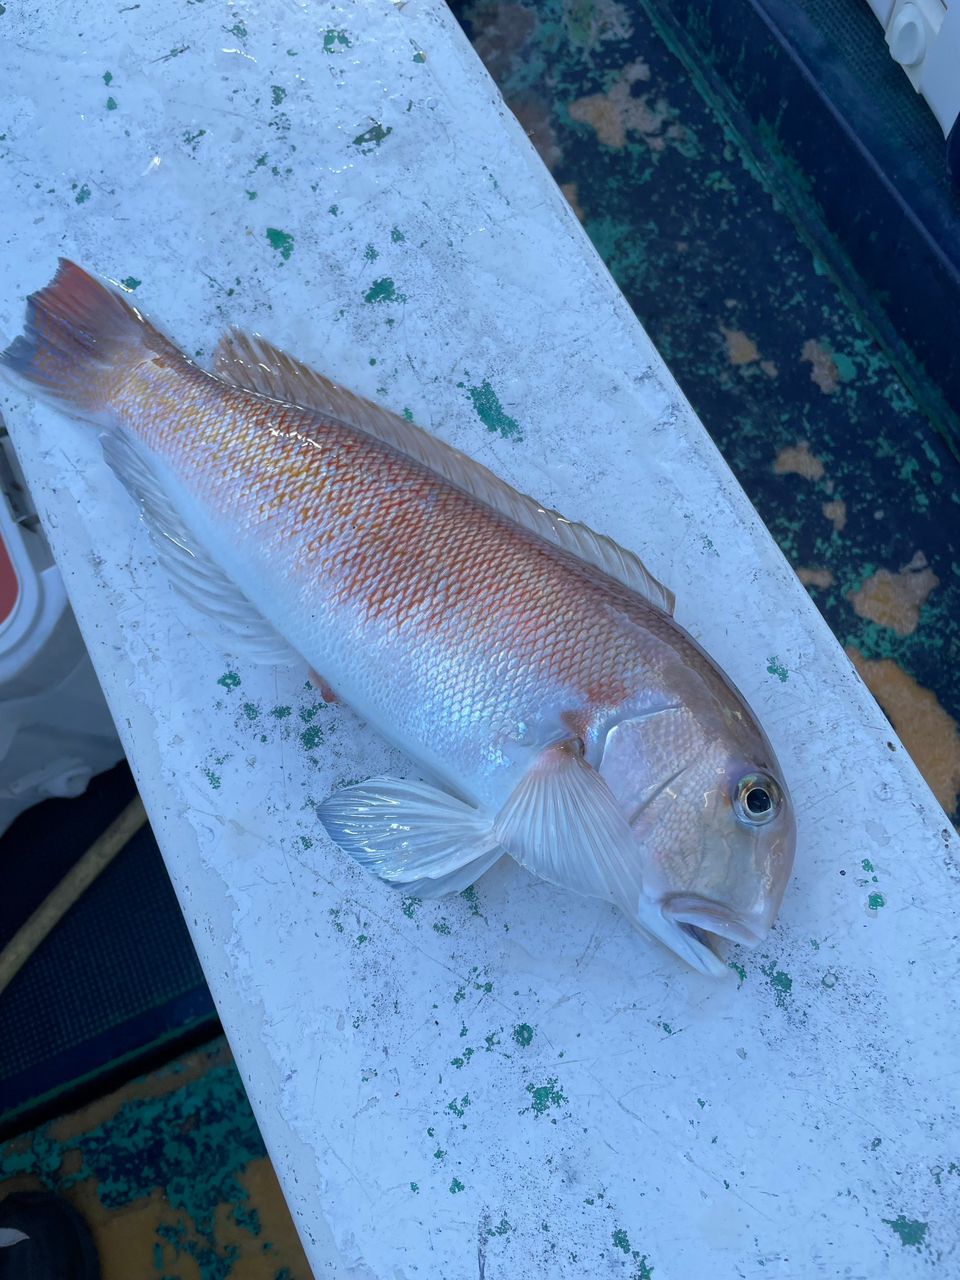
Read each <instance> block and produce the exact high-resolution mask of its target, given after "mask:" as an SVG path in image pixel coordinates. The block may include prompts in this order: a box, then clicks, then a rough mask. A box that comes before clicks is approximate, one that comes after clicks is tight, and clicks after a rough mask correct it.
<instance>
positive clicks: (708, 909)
mask: <svg viewBox="0 0 960 1280" xmlns="http://www.w3.org/2000/svg"><path fill="white" fill-rule="evenodd" d="M662 909H663V914H664V916H665V917H667V918H668V919H670V920H672V921H674V923H676V924H677V925H679V926H680V927H681V928H685V929H688V930H692V931H693V933H694V934H695V935H696V936H697V937H698V938H699V939H700V940H701V941H702V940H703V939H704V938H705V937H710V936H713V937H716V938H717V939H718V940H719V939H724V940H725V941H728V942H739V943H740V944H741V945H742V946H745V947H756V946H759V944H760V943H761V942H762V941H763V940H764V938H765V937H766V936H767V932H768V926H766V925H765V924H763V923H762V922H760V921H756V922H753V921H751V920H748V919H744V917H743V915H741V914H739V913H738V912H735V911H731V910H730V908H729V907H725V906H723V904H722V903H719V902H711V901H710V900H709V899H707V898H695V897H687V896H683V895H676V896H674V897H671V898H668V899H666V901H665V902H664V903H663V908H662Z"/></svg>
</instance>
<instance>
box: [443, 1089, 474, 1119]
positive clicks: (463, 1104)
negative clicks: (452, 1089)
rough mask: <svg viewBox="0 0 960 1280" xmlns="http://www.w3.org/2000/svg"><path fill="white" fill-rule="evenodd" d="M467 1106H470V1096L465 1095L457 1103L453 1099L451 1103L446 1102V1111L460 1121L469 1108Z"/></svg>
mask: <svg viewBox="0 0 960 1280" xmlns="http://www.w3.org/2000/svg"><path fill="white" fill-rule="evenodd" d="M469 1105H470V1095H469V1093H465V1094H464V1095H463V1097H462V1098H461V1099H460V1101H459V1102H457V1100H456V1098H454V1099H453V1101H452V1102H448V1103H447V1110H448V1111H451V1112H453V1114H454V1115H455V1116H456V1117H457V1119H458V1120H462V1119H463V1115H464V1112H465V1111H466V1109H467V1107H469Z"/></svg>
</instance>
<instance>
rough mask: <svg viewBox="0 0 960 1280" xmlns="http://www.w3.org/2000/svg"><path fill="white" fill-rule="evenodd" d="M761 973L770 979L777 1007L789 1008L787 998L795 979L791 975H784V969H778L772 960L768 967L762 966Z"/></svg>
mask: <svg viewBox="0 0 960 1280" xmlns="http://www.w3.org/2000/svg"><path fill="white" fill-rule="evenodd" d="M760 972H761V973H762V974H764V975H765V976H766V977H767V978H769V979H770V985H771V986H772V987H773V991H774V996H775V998H776V1001H777V1007H778V1008H779V1009H785V1008H786V1007H787V996H788V995H789V994H790V992H791V990H792V988H793V979H792V978H791V977H790V976H789V974H786V973H784V972H783V970H782V969H777V968H776V966H775V965H774V963H773V961H772V960H771V962H770V963H769V964H768V965H761V966H760Z"/></svg>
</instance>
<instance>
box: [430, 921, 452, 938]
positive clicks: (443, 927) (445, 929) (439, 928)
mask: <svg viewBox="0 0 960 1280" xmlns="http://www.w3.org/2000/svg"><path fill="white" fill-rule="evenodd" d="M433 931H434V933H439V934H441V935H443V936H446V935H447V934H448V933H449V932H450V926H449V925H448V924H447V922H446V920H438V921H437V922H436V923H435V924H434V926H433Z"/></svg>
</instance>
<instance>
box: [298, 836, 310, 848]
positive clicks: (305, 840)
mask: <svg viewBox="0 0 960 1280" xmlns="http://www.w3.org/2000/svg"><path fill="white" fill-rule="evenodd" d="M299 839H300V844H301V845H302V847H303V848H304V849H312V848H313V840H312V839H311V838H310V836H300V837H299Z"/></svg>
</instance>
